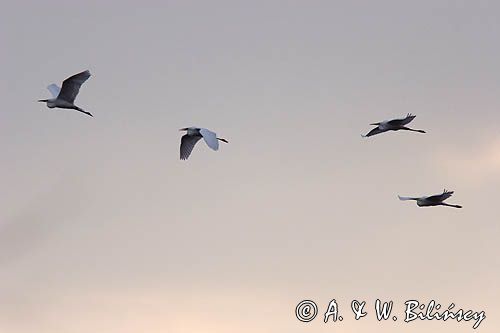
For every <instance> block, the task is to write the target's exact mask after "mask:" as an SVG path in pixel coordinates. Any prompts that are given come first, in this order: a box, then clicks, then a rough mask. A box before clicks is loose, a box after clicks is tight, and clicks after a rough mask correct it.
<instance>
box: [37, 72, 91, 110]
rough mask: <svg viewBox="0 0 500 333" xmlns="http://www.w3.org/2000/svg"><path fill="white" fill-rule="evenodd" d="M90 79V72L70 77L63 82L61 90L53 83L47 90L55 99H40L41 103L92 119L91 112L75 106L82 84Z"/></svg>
mask: <svg viewBox="0 0 500 333" xmlns="http://www.w3.org/2000/svg"><path fill="white" fill-rule="evenodd" d="M89 77H90V72H89V71H88V70H86V71H83V72H81V73H78V74H75V75H73V76H70V77H69V78H67V79H66V80H64V81H63V83H62V87H61V88H59V87H58V86H57V85H56V84H54V83H52V84H51V85H49V86H48V87H47V89H48V90H49V91H50V93H51V94H52V97H53V98H50V99H40V100H38V101H39V102H45V103H47V107H49V108H51V109H52V108H61V109H73V110H76V111H80V112H82V113H85V114H87V115H89V116H91V117H93V115H92V114H91V113H90V112H87V111H85V110H83V109H82V108H80V107H78V106H76V105H75V98H76V96H77V95H78V92H79V91H80V87H81V86H82V84H83V83H84V82H85V81H87V80H88V78H89Z"/></svg>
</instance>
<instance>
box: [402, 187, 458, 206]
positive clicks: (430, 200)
mask: <svg viewBox="0 0 500 333" xmlns="http://www.w3.org/2000/svg"><path fill="white" fill-rule="evenodd" d="M452 194H453V191H447V190H444V191H443V193H441V194H436V195H431V196H427V197H419V198H418V197H417V198H411V197H402V196H399V195H398V198H399V200H403V201H406V200H415V201H417V205H418V206H419V207H427V206H448V207H454V208H462V206H460V205H450V204H447V203H444V202H443V201H445V200H446V199H448V198H449V197H451V195H452Z"/></svg>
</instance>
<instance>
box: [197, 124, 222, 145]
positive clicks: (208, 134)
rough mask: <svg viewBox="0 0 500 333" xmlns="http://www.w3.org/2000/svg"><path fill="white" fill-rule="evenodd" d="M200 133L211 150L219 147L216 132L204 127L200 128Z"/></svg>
mask: <svg viewBox="0 0 500 333" xmlns="http://www.w3.org/2000/svg"><path fill="white" fill-rule="evenodd" d="M200 134H201V135H202V136H203V140H205V142H206V143H207V145H208V146H209V147H210V148H212V149H213V150H218V149H219V141H218V140H217V134H215V133H214V132H212V131H210V130H208V129H206V128H200Z"/></svg>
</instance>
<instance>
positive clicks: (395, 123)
mask: <svg viewBox="0 0 500 333" xmlns="http://www.w3.org/2000/svg"><path fill="white" fill-rule="evenodd" d="M415 117H416V116H414V115H412V114H411V113H408V114H407V115H406V117H405V118H401V119H392V120H384V121H382V122H379V123H373V124H370V125H373V126H377V127H375V128H374V129H372V130H371V131H370V132H368V134H366V135H361V136H362V137H364V138H366V137H369V136H372V135H376V134H380V133H384V132H387V131H399V130H405V131H412V132H418V133H425V131H423V130H417V129H413V128H409V127H406V126H405V125H407V124H408V123H410V122H411V121H412V120H413V119H415Z"/></svg>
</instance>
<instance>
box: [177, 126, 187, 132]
mask: <svg viewBox="0 0 500 333" xmlns="http://www.w3.org/2000/svg"><path fill="white" fill-rule="evenodd" d="M187 130H188V128H187V127H185V128H181V129H180V130H179V131H187Z"/></svg>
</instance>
